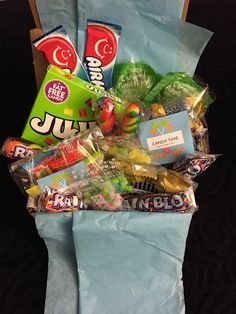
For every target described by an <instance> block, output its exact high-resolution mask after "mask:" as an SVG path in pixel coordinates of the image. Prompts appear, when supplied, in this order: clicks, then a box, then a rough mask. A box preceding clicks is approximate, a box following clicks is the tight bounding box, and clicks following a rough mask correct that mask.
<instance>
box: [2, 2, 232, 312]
mask: <svg viewBox="0 0 236 314" xmlns="http://www.w3.org/2000/svg"><path fill="white" fill-rule="evenodd" d="M187 21H188V22H191V23H193V24H196V25H199V26H203V27H205V28H207V29H209V30H211V31H213V32H214V35H213V37H212V38H211V40H210V42H209V43H208V45H207V47H206V48H205V50H204V52H203V54H202V56H201V58H200V61H199V64H198V67H197V69H196V74H198V75H199V76H200V77H201V78H202V79H204V81H206V82H207V83H208V84H209V86H210V87H211V88H212V89H213V90H214V92H215V94H216V97H217V98H216V101H215V102H214V104H212V105H211V106H210V108H209V110H208V112H207V114H206V118H207V122H208V128H209V134H210V147H211V152H212V153H222V154H223V156H222V157H220V158H219V159H217V161H216V162H215V163H214V164H213V165H212V166H211V167H210V168H209V169H208V170H207V171H206V172H204V173H203V174H202V175H201V176H199V177H198V179H197V181H198V182H199V186H198V188H197V191H196V200H197V203H198V205H199V211H197V212H196V213H195V214H194V216H193V219H192V222H191V225H190V229H189V234H188V238H187V242H186V252H185V258H184V263H183V282H184V289H185V303H186V314H231V313H236V249H235V243H236V206H235V204H236V190H235V188H236V184H235V180H236V176H235V169H236V167H235V162H236V157H235V156H236V155H235V154H234V152H233V151H234V150H235V146H236V145H235V144H236V140H235V132H236V130H235V129H236V123H235V119H236V109H235V106H236V101H235V95H234V93H235V92H236V82H235V70H236V66H235V65H236V62H235V57H236V54H235V50H236V49H235V48H236V46H235V44H236V39H235V37H236V4H235V0H224V1H221V0H214V1H213V0H191V1H190V6H189V11H188V15H187ZM31 28H34V22H33V18H32V16H31V14H30V11H29V7H28V4H27V1H23V0H18V1H13V0H11V1H0V62H1V65H0V104H1V114H0V136H1V138H0V141H1V144H2V143H3V141H4V140H5V139H6V138H7V137H8V136H13V137H14V136H16V137H17V136H20V135H21V132H22V130H23V127H24V124H25V121H26V119H27V117H28V113H29V111H30V109H31V107H32V104H33V102H34V99H35V96H36V93H37V91H36V82H35V77H34V69H33V61H32V53H31V43H30V39H29V30H30V29H31ZM193 40H194V38H193ZM8 162H9V161H8V160H6V159H5V158H0V169H1V172H0V202H1V203H0V204H1V205H0V314H42V313H43V307H44V299H45V293H46V279H47V249H46V247H45V244H44V242H43V240H42V239H41V238H40V237H39V236H38V233H37V230H36V228H35V223H34V219H33V218H32V217H31V216H30V215H29V214H28V213H27V212H26V210H25V206H26V199H25V197H24V196H23V195H22V194H21V192H20V191H19V190H18V188H17V187H16V185H15V183H14V182H13V181H12V179H11V177H10V175H9V173H8V169H7V165H8ZM157 313H158V310H157ZM60 314H61V313H60ZM62 314H69V313H62ZM101 314H102V313H101ZM127 314H128V313H127ZM144 314H146V313H144ZM147 314H148V313H147ZM168 314H169V313H168ZM171 314H172V313H171ZM173 314H175V313H173Z"/></svg>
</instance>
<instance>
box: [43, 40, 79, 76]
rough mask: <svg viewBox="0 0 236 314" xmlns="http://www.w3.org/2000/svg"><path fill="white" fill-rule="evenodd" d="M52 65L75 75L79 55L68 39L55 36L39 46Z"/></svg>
mask: <svg viewBox="0 0 236 314" xmlns="http://www.w3.org/2000/svg"><path fill="white" fill-rule="evenodd" d="M37 48H38V50H40V51H42V52H43V53H44V54H45V56H46V58H47V61H48V62H49V63H50V64H53V65H56V66H58V67H59V68H61V69H65V70H69V72H70V73H73V71H74V69H75V67H76V64H77V54H76V52H75V49H74V47H73V46H72V45H71V44H70V42H68V41H67V40H66V39H64V38H62V37H59V36H54V37H49V38H46V39H44V40H43V41H41V42H40V43H39V45H38V46H37Z"/></svg>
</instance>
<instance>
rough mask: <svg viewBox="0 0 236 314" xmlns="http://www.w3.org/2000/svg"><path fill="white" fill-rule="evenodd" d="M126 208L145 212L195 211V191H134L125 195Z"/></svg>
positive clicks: (124, 205) (124, 204) (124, 203)
mask: <svg viewBox="0 0 236 314" xmlns="http://www.w3.org/2000/svg"><path fill="white" fill-rule="evenodd" d="M123 198H124V202H123V207H124V209H125V210H138V211H145V212H179V213H188V212H195V211H196V210H197V205H196V202H195V197H194V192H193V190H192V189H189V190H188V191H185V192H176V193H134V194H126V195H123Z"/></svg>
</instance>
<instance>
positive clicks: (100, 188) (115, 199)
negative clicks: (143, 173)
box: [61, 173, 132, 211]
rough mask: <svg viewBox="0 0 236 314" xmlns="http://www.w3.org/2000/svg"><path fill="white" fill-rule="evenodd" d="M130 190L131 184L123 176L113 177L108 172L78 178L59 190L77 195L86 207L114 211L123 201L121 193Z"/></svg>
mask: <svg viewBox="0 0 236 314" xmlns="http://www.w3.org/2000/svg"><path fill="white" fill-rule="evenodd" d="M130 191H132V186H131V185H129V183H128V181H127V180H126V179H125V177H124V176H122V175H120V177H115V176H114V175H113V173H110V174H106V176H104V175H97V176H94V177H88V178H84V179H81V180H78V181H76V182H74V183H73V184H71V185H70V186H67V187H66V188H64V189H63V190H61V193H63V194H64V193H69V194H73V195H77V196H78V197H79V198H80V199H82V201H83V204H84V206H85V207H86V209H92V210H111V211H114V210H117V209H118V208H119V207H120V206H121V204H122V202H123V198H122V195H121V194H122V193H125V192H130Z"/></svg>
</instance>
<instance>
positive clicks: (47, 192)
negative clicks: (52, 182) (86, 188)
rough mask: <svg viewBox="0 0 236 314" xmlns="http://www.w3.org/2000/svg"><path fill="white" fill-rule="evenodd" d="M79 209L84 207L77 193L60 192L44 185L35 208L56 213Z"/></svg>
mask: <svg viewBox="0 0 236 314" xmlns="http://www.w3.org/2000/svg"><path fill="white" fill-rule="evenodd" d="M81 209H84V204H83V202H82V200H81V199H80V197H79V196H78V195H75V194H66V193H61V192H59V191H57V190H55V189H52V188H50V187H45V188H44V190H43V191H42V193H41V195H40V197H39V200H38V206H37V208H36V209H35V210H36V211H48V212H54V213H58V212H64V211H78V210H81Z"/></svg>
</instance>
